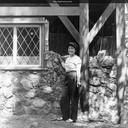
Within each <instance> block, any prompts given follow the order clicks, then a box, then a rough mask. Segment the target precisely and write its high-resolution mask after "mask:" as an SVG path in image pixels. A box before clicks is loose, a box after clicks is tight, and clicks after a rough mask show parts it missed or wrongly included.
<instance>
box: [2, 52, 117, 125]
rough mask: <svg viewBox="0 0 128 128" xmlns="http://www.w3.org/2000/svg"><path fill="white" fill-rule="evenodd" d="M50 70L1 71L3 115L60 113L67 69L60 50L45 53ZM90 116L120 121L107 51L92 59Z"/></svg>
mask: <svg viewBox="0 0 128 128" xmlns="http://www.w3.org/2000/svg"><path fill="white" fill-rule="evenodd" d="M44 67H45V68H46V69H47V70H38V71H32V70H29V71H27V70H21V71H18V70H17V71H0V101H1V102H0V115H7V116H12V115H24V114H27V115H41V116H45V115H46V114H49V113H50V114H54V115H59V114H60V105H59V101H60V96H61V91H62V87H63V85H64V74H65V71H64V69H63V68H62V67H61V65H60V62H59V60H58V54H56V53H54V52H52V51H49V52H46V53H45V60H44ZM89 74H90V76H89V85H90V92H89V105H90V111H89V118H90V119H92V120H105V121H111V122H113V123H117V121H118V116H117V98H116V90H117V86H116V65H115V62H114V59H113V58H111V57H109V56H106V55H104V54H102V53H101V54H98V55H97V56H95V57H90V61H89Z"/></svg>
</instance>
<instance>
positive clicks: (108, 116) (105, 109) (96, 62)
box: [89, 51, 119, 123]
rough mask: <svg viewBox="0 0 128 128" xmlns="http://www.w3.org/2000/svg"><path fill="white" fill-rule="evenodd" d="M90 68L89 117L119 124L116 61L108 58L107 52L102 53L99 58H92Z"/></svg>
mask: <svg viewBox="0 0 128 128" xmlns="http://www.w3.org/2000/svg"><path fill="white" fill-rule="evenodd" d="M89 67H90V68H89V71H90V76H89V84H90V92H89V105H90V112H89V117H90V118H91V119H93V120H102V121H110V122H112V123H117V121H118V119H119V118H118V110H117V97H116V91H117V86H116V75H117V70H116V65H115V60H114V59H113V58H112V57H111V56H107V55H106V54H105V51H101V53H100V52H99V53H98V55H97V56H94V57H90V63H89Z"/></svg>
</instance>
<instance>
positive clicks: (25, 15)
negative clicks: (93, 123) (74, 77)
mask: <svg viewBox="0 0 128 128" xmlns="http://www.w3.org/2000/svg"><path fill="white" fill-rule="evenodd" d="M95 8H96V9H95ZM126 8H127V6H126V4H125V2H114V1H109V2H107V3H103V2H101V1H99V2H98V3H95V2H90V1H80V2H78V1H54V0H53V1H49V0H47V1H44V2H40V1H36V2H32V1H27V2H25V1H24V2H18V1H16V2H14V1H13V2H10V1H3V2H2V1H1V5H0V12H1V13H0V43H1V46H0V78H1V79H0V81H1V82H0V101H1V103H0V114H1V115H6V116H9V117H11V116H13V115H23V114H29V115H47V114H50V113H52V114H55V115H58V114H60V108H59V100H60V94H61V91H62V87H63V84H64V73H65V72H64V70H63V68H62V67H61V65H60V63H59V60H58V58H57V57H58V54H59V55H61V56H63V55H65V54H67V51H66V48H67V43H68V42H69V41H75V42H77V43H79V45H80V53H79V55H80V57H81V58H82V72H81V74H82V78H81V81H82V85H83V92H84V94H83V95H82V96H84V98H83V100H82V102H83V104H84V105H85V106H84V107H85V108H86V106H88V105H89V106H90V107H89V108H88V109H82V111H83V112H85V111H89V118H91V119H93V120H97V119H99V118H100V119H102V120H107V121H111V122H114V123H119V120H120V118H121V119H122V120H121V121H120V123H127V119H126V120H124V118H123V117H121V116H120V115H121V114H120V113H123V112H124V110H125V107H126V108H127V91H126V90H127V88H126V72H125V71H126V61H125V60H126V58H125V57H126V56H125V54H124V53H125V51H126V50H127V48H126V46H125V42H126V41H125V39H126V34H125V33H126V32H125V31H126V30H125V28H126V26H127V25H126V22H125V21H127V20H125V19H127V18H125V17H127V11H125V10H126ZM103 50H104V51H105V50H106V51H107V52H108V53H106V52H104V51H103ZM99 51H101V52H99ZM98 53H99V54H98ZM103 55H104V56H103ZM105 56H107V57H108V58H109V59H108V58H107V59H106V60H107V62H108V61H109V60H112V61H111V62H112V65H109V68H108V67H107V66H106V65H105V67H103V66H104V65H102V63H101V62H100V61H99V60H100V59H101V58H102V60H103V59H104V58H103V57H105ZM91 57H92V58H91ZM106 60H105V62H106ZM113 60H114V61H113ZM97 61H98V64H96V65H93V64H94V62H97ZM113 62H114V63H113ZM105 64H106V63H105ZM109 64H110V63H109ZM92 65H93V66H92ZM97 65H98V67H97ZM113 74H114V75H113ZM103 76H104V77H103ZM124 94H125V95H124ZM124 98H125V100H124ZM103 105H104V106H103ZM122 108H123V109H122ZM125 113H126V112H124V113H123V114H125Z"/></svg>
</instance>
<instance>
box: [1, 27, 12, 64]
mask: <svg viewBox="0 0 128 128" xmlns="http://www.w3.org/2000/svg"><path fill="white" fill-rule="evenodd" d="M12 60H13V28H12V27H0V65H9V64H12V63H13V62H12Z"/></svg>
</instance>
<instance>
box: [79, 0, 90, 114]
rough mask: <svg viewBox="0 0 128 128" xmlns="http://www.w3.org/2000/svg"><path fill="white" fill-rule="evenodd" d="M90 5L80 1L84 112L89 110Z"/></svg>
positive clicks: (81, 95)
mask: <svg viewBox="0 0 128 128" xmlns="http://www.w3.org/2000/svg"><path fill="white" fill-rule="evenodd" d="M88 32H89V7H88V2H86V3H80V57H81V58H82V68H81V84H82V88H81V93H80V105H81V110H82V112H85V111H88V110H89V104H88V99H89V40H88V37H87V36H88Z"/></svg>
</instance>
